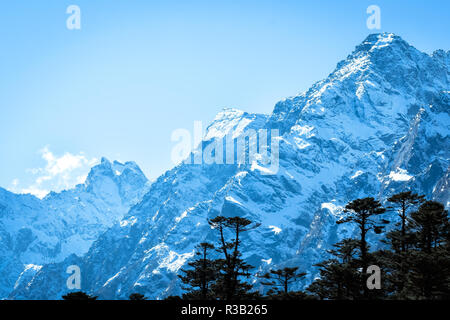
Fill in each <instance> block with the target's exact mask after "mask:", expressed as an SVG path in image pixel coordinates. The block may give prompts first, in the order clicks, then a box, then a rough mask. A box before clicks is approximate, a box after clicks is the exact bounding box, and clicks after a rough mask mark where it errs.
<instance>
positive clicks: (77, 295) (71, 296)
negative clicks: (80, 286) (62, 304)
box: [62, 291, 98, 301]
mask: <svg viewBox="0 0 450 320" xmlns="http://www.w3.org/2000/svg"><path fill="white" fill-rule="evenodd" d="M62 298H63V299H64V300H87V301H94V300H97V298H98V297H96V296H91V295H88V294H87V293H85V292H83V291H76V292H70V293H68V294H66V295H65V296H62Z"/></svg>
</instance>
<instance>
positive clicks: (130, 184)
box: [0, 158, 148, 297]
mask: <svg viewBox="0 0 450 320" xmlns="http://www.w3.org/2000/svg"><path fill="white" fill-rule="evenodd" d="M146 189H148V180H147V178H146V177H145V175H144V174H143V173H142V171H141V170H140V169H139V167H138V166H137V165H136V164H135V163H133V162H127V163H125V164H122V163H119V162H117V161H116V162H113V163H111V162H109V161H108V160H107V159H105V158H103V159H102V161H101V163H100V164H99V165H97V166H95V167H93V168H92V169H91V171H90V173H89V175H88V177H87V179H86V182H85V183H84V184H80V185H78V186H76V187H75V188H74V189H71V190H67V191H63V192H61V193H50V194H48V195H47V196H46V197H45V198H44V199H42V200H40V199H38V198H36V197H34V196H31V195H17V194H13V193H11V192H9V191H6V190H4V189H0V297H5V296H7V294H9V293H10V292H11V291H12V290H13V288H14V286H15V285H16V284H18V283H19V282H20V281H21V280H23V279H25V278H27V277H28V278H27V279H29V278H30V276H31V275H33V274H34V273H35V272H37V271H39V270H40V268H41V267H42V265H44V264H48V263H55V262H60V261H63V260H64V259H65V258H67V257H68V256H70V255H71V254H75V255H78V256H82V255H83V254H85V253H86V252H87V251H88V249H89V248H90V246H91V244H92V243H93V242H94V241H95V240H96V239H97V238H98V237H99V235H100V234H101V233H103V232H104V231H106V229H107V228H109V227H110V226H112V225H113V224H114V223H115V222H117V221H119V220H120V219H121V218H123V216H124V215H125V214H126V213H127V212H128V210H129V209H130V208H131V207H132V206H133V205H134V204H136V203H137V202H139V201H140V199H141V198H142V196H143V193H145V191H146ZM17 281H19V282H17Z"/></svg>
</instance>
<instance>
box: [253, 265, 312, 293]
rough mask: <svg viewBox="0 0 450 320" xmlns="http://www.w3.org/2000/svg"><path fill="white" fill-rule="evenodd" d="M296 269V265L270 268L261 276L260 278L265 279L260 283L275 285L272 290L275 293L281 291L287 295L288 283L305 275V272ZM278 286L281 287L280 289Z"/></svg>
mask: <svg viewBox="0 0 450 320" xmlns="http://www.w3.org/2000/svg"><path fill="white" fill-rule="evenodd" d="M297 271H298V267H294V268H283V269H278V270H270V272H268V273H266V274H264V275H263V276H262V278H264V279H266V280H267V281H263V282H261V284H263V285H265V286H270V287H275V288H276V290H273V292H274V293H275V294H277V293H280V292H283V293H284V294H286V295H287V294H288V292H289V285H291V284H292V283H295V282H297V281H298V280H300V279H301V278H303V277H304V276H306V273H305V272H297ZM278 288H281V290H280V289H278Z"/></svg>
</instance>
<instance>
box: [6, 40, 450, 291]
mask: <svg viewBox="0 0 450 320" xmlns="http://www.w3.org/2000/svg"><path fill="white" fill-rule="evenodd" d="M447 61H448V54H447V53H445V52H436V53H435V54H433V55H432V56H430V55H428V54H426V53H422V52H420V51H418V50H417V49H415V48H414V47H412V46H410V45H409V44H407V43H406V42H405V41H403V40H402V39H401V38H400V37H397V36H395V35H393V34H390V33H385V34H379V35H370V36H369V37H368V38H367V39H365V40H364V41H363V42H362V44H361V45H359V46H357V47H356V50H354V51H353V53H352V54H350V55H349V56H348V57H347V59H345V60H344V61H342V62H340V63H338V65H337V67H336V69H335V70H334V71H333V72H332V73H331V74H330V75H329V76H328V77H327V78H326V79H324V80H322V81H319V82H317V83H315V84H314V85H312V86H311V88H310V89H309V90H307V91H306V92H304V93H302V94H300V95H297V96H294V97H290V98H287V99H284V100H282V101H280V102H278V103H277V104H276V105H275V108H274V110H273V112H272V114H271V115H270V116H269V117H266V116H263V115H253V114H247V113H245V112H242V111H237V110H228V111H223V112H221V113H220V114H219V115H218V116H217V117H216V119H215V120H214V121H213V123H212V124H211V125H210V126H209V128H208V130H207V134H206V136H205V138H204V139H205V141H208V140H210V139H217V138H222V137H223V136H224V135H225V134H228V133H231V134H232V135H234V136H239V135H243V134H245V133H246V132H247V130H249V129H255V130H256V129H260V128H267V129H274V128H275V129H280V132H281V136H280V137H279V142H280V148H279V157H280V159H279V160H280V161H279V170H278V172H277V173H276V174H273V175H264V174H263V173H262V172H261V170H258V168H257V167H255V166H253V165H252V164H244V165H218V164H201V165H190V164H186V163H182V164H180V165H178V166H177V167H175V168H174V169H172V170H169V171H168V172H166V173H165V174H164V175H162V176H161V177H159V178H158V179H157V180H156V181H155V182H154V183H153V184H152V185H151V187H150V190H149V192H148V193H147V194H146V195H145V196H144V197H143V199H142V201H141V202H139V203H138V204H137V205H135V206H133V207H132V208H131V210H130V211H129V212H128V213H127V214H126V216H125V217H124V218H123V219H122V220H121V221H118V222H117V223H115V224H114V225H113V226H112V227H111V228H110V229H108V230H107V231H106V232H105V233H103V234H102V235H101V236H100V237H99V238H98V239H97V240H96V241H95V242H94V243H93V244H92V246H91V248H90V249H89V252H88V253H87V254H86V255H84V256H83V257H81V258H76V259H74V258H73V257H68V258H66V259H65V260H64V261H62V262H61V263H57V264H52V265H45V266H43V267H42V268H41V269H39V271H36V272H35V273H34V274H33V275H32V277H24V279H28V280H29V279H31V280H29V281H23V282H22V283H21V284H20V285H18V286H17V287H16V288H15V290H14V291H13V292H12V293H11V295H10V297H11V298H28V299H30V298H59V297H60V296H61V294H64V293H65V292H66V290H65V289H64V283H65V281H66V274H65V269H66V268H67V266H68V265H70V264H74V263H75V264H77V265H79V266H80V267H81V269H82V270H84V275H85V278H83V281H84V282H83V283H84V287H83V289H84V290H85V291H88V292H90V293H93V294H96V295H100V296H101V297H102V298H111V299H113V298H127V297H128V295H129V294H130V293H132V292H142V293H145V294H146V296H148V297H151V298H164V297H166V296H168V295H173V294H180V293H181V292H182V288H181V284H180V281H179V278H178V277H177V273H178V272H179V270H180V268H182V266H183V265H185V263H186V262H187V261H189V259H190V258H191V257H192V256H193V255H194V248H195V245H196V244H198V243H200V242H204V241H208V242H212V241H214V240H215V234H214V230H211V228H210V226H209V225H208V223H207V219H208V218H213V217H215V216H217V215H219V214H220V215H227V216H230V215H234V216H235V215H238V216H243V217H247V218H249V219H251V220H253V221H255V222H259V223H261V226H260V227H259V228H257V229H255V230H252V231H251V232H249V233H248V234H246V235H245V241H243V242H242V243H243V246H244V247H243V252H244V253H245V256H244V258H245V259H246V261H248V262H249V263H250V264H252V265H254V266H255V267H256V269H257V270H259V271H265V270H267V268H268V267H269V264H270V267H274V268H278V267H284V266H288V267H290V266H297V267H300V269H301V270H302V271H306V272H307V273H308V274H307V276H306V277H305V279H304V282H303V283H302V284H301V285H307V284H308V283H309V282H311V281H312V280H313V279H314V277H316V276H317V268H315V267H314V264H315V263H317V262H319V261H321V260H324V259H325V258H327V257H328V256H327V249H330V248H331V246H332V244H334V243H336V242H337V241H339V240H340V239H341V238H343V237H351V236H353V233H354V230H353V229H352V228H351V227H349V226H345V225H339V226H338V225H337V224H336V221H337V220H339V219H340V217H341V216H342V208H343V207H344V206H345V204H346V203H347V202H348V201H351V200H354V199H356V198H359V197H365V196H373V197H376V198H378V199H380V200H381V201H383V200H384V199H386V198H387V197H388V196H390V195H392V194H393V193H395V192H399V191H404V190H413V191H414V192H418V193H422V194H425V195H426V196H427V197H428V198H429V199H437V200H439V201H442V202H443V203H444V204H446V205H447V206H448V203H449V200H450V199H449V183H448V179H449V178H448V177H449V166H450V145H449V141H450V140H449V139H448V136H449V134H450V116H449V113H450V95H449V88H450V85H449V84H450V83H449V76H448V74H449V73H448V64H447ZM387 218H388V220H392V221H395V219H396V215H395V214H392V216H391V217H387ZM370 237H371V238H370V239H369V240H370V242H371V245H373V246H376V244H377V243H378V241H377V238H376V237H377V236H376V235H371V236H370ZM30 270H36V268H30ZM253 280H255V285H256V287H257V288H258V282H257V281H258V279H256V278H255V279H253Z"/></svg>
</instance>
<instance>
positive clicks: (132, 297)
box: [129, 293, 147, 300]
mask: <svg viewBox="0 0 450 320" xmlns="http://www.w3.org/2000/svg"><path fill="white" fill-rule="evenodd" d="M129 299H130V300H147V297H146V296H144V295H143V294H140V293H132V294H130V296H129Z"/></svg>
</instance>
